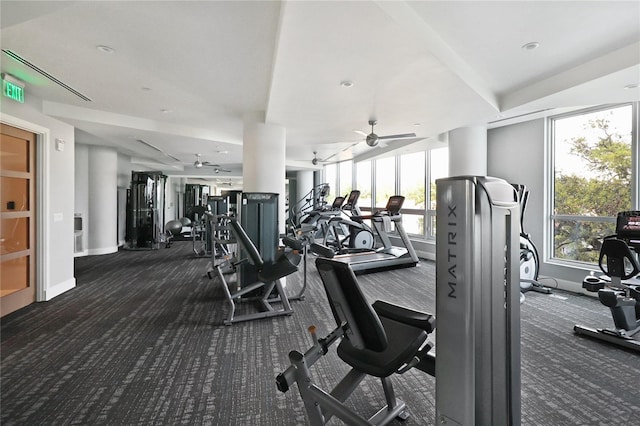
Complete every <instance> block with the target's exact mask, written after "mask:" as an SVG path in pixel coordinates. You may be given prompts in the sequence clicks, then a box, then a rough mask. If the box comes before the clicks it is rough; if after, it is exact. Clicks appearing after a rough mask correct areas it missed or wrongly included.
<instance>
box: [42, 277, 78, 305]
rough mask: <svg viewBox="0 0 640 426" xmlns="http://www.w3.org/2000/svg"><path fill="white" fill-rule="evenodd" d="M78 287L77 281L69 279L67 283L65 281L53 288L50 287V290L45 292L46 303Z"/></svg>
mask: <svg viewBox="0 0 640 426" xmlns="http://www.w3.org/2000/svg"><path fill="white" fill-rule="evenodd" d="M75 286H76V279H75V277H74V278H69V279H68V280H66V281H63V282H61V283H58V284H56V285H54V286H52V287H49V288H48V289H46V290H45V292H44V295H45V299H44V300H45V302H48V301H49V300H51V299H53V298H54V297H56V296H60V295H61V294H62V293H65V292H67V291H69V290H71V289H72V288H74V287H75Z"/></svg>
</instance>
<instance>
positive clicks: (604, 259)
mask: <svg viewBox="0 0 640 426" xmlns="http://www.w3.org/2000/svg"><path fill="white" fill-rule="evenodd" d="M639 255H640V211H625V212H620V213H618V217H617V220H616V234H615V235H611V236H608V237H605V238H604V240H603V241H602V247H601V248H600V256H599V259H598V266H600V269H601V270H602V272H603V273H604V274H605V275H604V276H600V277H596V276H594V275H589V276H587V277H586V278H585V279H584V281H583V282H582V287H583V288H584V289H586V290H587V291H591V292H597V293H598V299H600V302H601V303H602V304H603V305H605V306H607V307H608V308H609V309H610V310H611V315H612V317H613V323H614V325H615V329H608V328H598V329H594V328H590V327H584V326H581V325H576V326H574V327H573V330H574V331H575V332H576V333H577V334H580V335H585V336H589V337H593V338H596V339H600V340H604V341H606V342H609V343H614V344H617V345H621V346H623V347H625V348H627V349H632V350H636V351H640V340H636V339H634V338H633V336H634V335H635V334H637V333H638V332H640V275H639V274H640V263H639V261H638V256H639Z"/></svg>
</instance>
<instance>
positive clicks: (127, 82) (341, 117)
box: [0, 0, 640, 178]
mask: <svg viewBox="0 0 640 426" xmlns="http://www.w3.org/2000/svg"><path fill="white" fill-rule="evenodd" d="M0 16H1V31H2V32H1V42H0V44H1V46H2V49H8V50H11V51H13V52H15V53H16V54H18V55H19V56H21V57H22V58H24V59H26V60H28V61H29V62H31V63H32V64H35V65H36V66H37V67H39V68H41V69H43V70H45V71H46V72H47V73H49V74H50V75H52V76H54V77H55V78H57V79H58V80H60V81H62V82H63V83H65V84H66V85H68V86H70V87H72V88H73V89H75V90H77V91H78V92H80V93H82V94H83V95H85V96H87V97H88V98H90V99H91V101H85V100H82V99H80V98H79V97H78V96H76V95H74V94H72V93H70V92H69V91H67V90H66V89H64V88H62V87H60V86H59V85H57V84H55V83H53V82H51V81H50V80H48V79H46V78H45V77H43V76H41V75H40V74H38V73H36V72H34V71H33V70H31V69H30V68H28V67H26V66H25V65H23V64H21V63H19V62H17V61H15V60H13V59H11V58H10V57H9V56H7V55H6V54H2V55H0V61H1V62H0V64H1V68H2V72H6V73H9V74H12V75H14V76H16V77H18V78H20V79H22V80H24V81H25V82H26V83H27V86H26V96H27V97H28V98H32V99H35V98H37V99H38V100H39V101H38V104H39V105H41V106H42V111H43V112H44V113H45V114H48V115H51V116H55V117H57V118H59V119H60V120H63V121H66V122H68V123H70V124H72V125H74V126H75V127H76V129H77V131H76V142H79V143H87V144H100V145H109V146H114V147H117V149H118V150H119V151H120V152H122V153H123V154H125V155H130V156H131V157H132V158H133V161H134V162H137V163H139V164H140V165H141V167H142V168H144V167H145V166H146V167H147V168H149V167H152V168H153V169H158V168H162V169H163V170H164V171H165V172H168V173H173V174H182V175H203V176H206V175H211V174H213V169H212V168H203V169H194V168H193V167H192V165H193V162H194V161H195V154H196V153H199V154H201V155H202V160H203V161H210V162H212V163H216V164H220V165H221V166H222V167H223V168H226V169H229V170H232V172H231V173H226V176H225V178H228V177H229V176H236V177H240V176H241V175H242V172H241V164H242V129H243V117H248V116H256V114H259V115H263V116H264V117H265V121H266V122H267V123H273V124H278V125H281V126H284V127H285V128H286V131H287V166H288V169H289V170H296V169H300V168H304V167H313V166H312V164H311V159H312V158H313V152H314V151H317V152H318V157H320V158H323V159H324V158H327V157H330V158H331V159H332V160H337V159H342V158H353V157H355V158H356V159H357V158H365V157H370V156H371V155H372V153H379V152H384V151H385V150H387V151H389V150H393V149H396V148H398V147H403V149H405V148H404V147H407V145H410V143H412V142H416V143H417V144H422V145H423V146H424V144H425V141H426V143H428V144H430V143H433V144H437V143H441V141H442V140H446V138H442V137H438V135H441V134H443V133H445V132H447V131H449V130H451V129H454V128H457V127H462V126H468V125H477V124H487V123H490V122H493V121H496V120H498V121H499V120H504V119H505V118H508V117H512V116H518V115H522V114H528V113H531V112H535V111H541V110H548V109H552V108H567V107H569V108H570V107H577V106H585V105H594V104H606V103H614V102H621V101H629V100H640V89H638V88H637V87H636V88H632V89H625V86H627V85H630V84H638V83H640V2H638V1H615V0H613V1H612V0H605V1H494V2H490V1H255V2H254V1H123V2H118V1H70V2H61V1H49V2H46V1H44V2H39V1H4V0H2V1H0ZM529 42H538V43H539V44H540V46H539V48H538V49H535V50H525V49H523V48H522V46H523V45H524V44H526V43H529ZM100 45H105V46H109V47H111V48H113V49H114V52H113V53H104V52H101V51H100V50H98V49H97V48H96V47H97V46H100ZM344 80H349V81H352V82H353V83H354V84H353V86H352V87H350V88H345V87H342V86H341V85H340V82H341V81H344ZM40 100H41V102H40ZM3 102H6V100H5V101H3ZM163 110H164V111H163ZM371 118H373V119H377V121H378V125H377V126H376V133H377V134H379V135H387V134H398V133H411V132H413V133H416V134H417V137H416V138H414V139H411V140H408V141H397V142H394V141H391V142H389V143H388V144H387V147H386V148H384V147H382V148H381V147H378V148H369V147H368V146H367V145H366V144H365V143H359V144H356V145H354V143H356V142H358V141H363V140H364V137H363V136H361V135H359V134H357V133H356V132H354V130H360V131H363V132H366V133H368V132H369V131H370V127H369V126H368V124H367V121H368V120H369V119H371ZM418 124H419V125H418ZM138 140H143V141H145V142H147V143H149V144H152V145H154V146H156V147H158V148H160V149H161V150H162V151H163V152H164V153H166V154H168V155H165V154H163V153H161V152H158V151H155V150H154V149H152V148H150V147H148V146H147V145H144V144H141V143H140V142H138ZM406 149H410V147H409V148H406ZM372 150H377V151H372ZM169 155H170V156H172V157H175V158H177V159H178V160H179V161H176V160H175V159H173V158H171V157H169ZM203 170H204V171H203Z"/></svg>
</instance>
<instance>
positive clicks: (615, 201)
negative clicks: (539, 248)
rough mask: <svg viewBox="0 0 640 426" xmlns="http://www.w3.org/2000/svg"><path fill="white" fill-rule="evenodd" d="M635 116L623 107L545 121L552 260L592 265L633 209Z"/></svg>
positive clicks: (635, 202) (635, 201)
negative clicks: (618, 222)
mask: <svg viewBox="0 0 640 426" xmlns="http://www.w3.org/2000/svg"><path fill="white" fill-rule="evenodd" d="M637 113H638V112H637V104H627V105H621V106H615V107H607V108H601V109H595V110H589V111H583V112H581V113H579V114H573V115H564V116H558V117H553V118H552V119H551V120H550V126H549V127H550V141H551V150H550V152H551V155H552V158H551V167H550V171H551V173H552V176H551V180H550V182H551V184H552V192H551V194H552V197H550V198H551V200H550V201H551V202H550V210H551V211H550V213H551V214H550V219H551V220H550V221H549V224H550V236H551V238H550V242H551V247H550V249H551V251H550V254H551V257H552V258H554V259H558V260H564V261H577V262H586V263H597V262H598V256H599V253H600V247H601V244H602V238H603V237H605V236H607V235H610V234H613V233H615V217H616V215H617V214H618V212H620V211H624V210H631V209H634V208H638V198H637V191H638V188H637V186H638V185H637V181H638V170H637V164H636V165H634V157H635V158H636V160H635V161H636V163H637V158H638V143H637V134H634V130H633V122H634V117H637ZM635 120H637V118H635ZM635 132H636V133H637V130H635ZM634 151H635V153H636V154H635V156H634V155H633V153H634Z"/></svg>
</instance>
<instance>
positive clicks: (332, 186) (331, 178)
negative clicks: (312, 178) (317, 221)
mask: <svg viewBox="0 0 640 426" xmlns="http://www.w3.org/2000/svg"><path fill="white" fill-rule="evenodd" d="M336 178H337V167H336V165H335V163H334V164H327V165H326V166H324V182H323V183H328V184H329V196H328V197H327V202H328V203H329V204H331V203H333V199H334V198H336V197H337V196H338V188H337V187H336Z"/></svg>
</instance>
